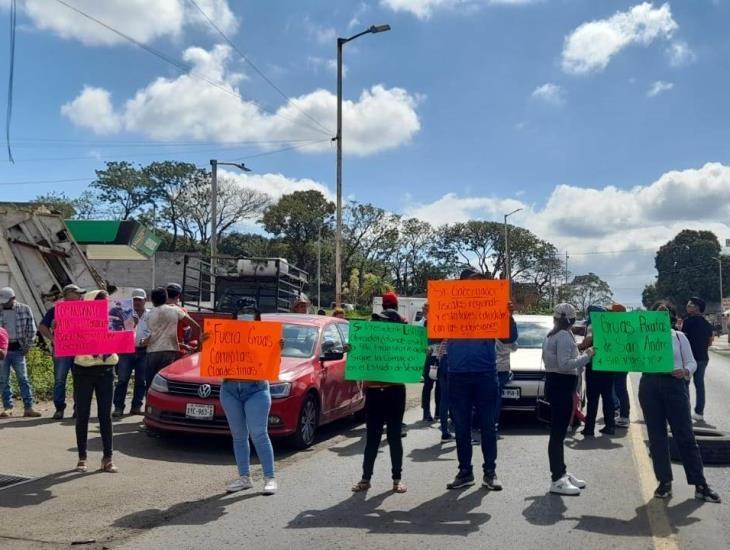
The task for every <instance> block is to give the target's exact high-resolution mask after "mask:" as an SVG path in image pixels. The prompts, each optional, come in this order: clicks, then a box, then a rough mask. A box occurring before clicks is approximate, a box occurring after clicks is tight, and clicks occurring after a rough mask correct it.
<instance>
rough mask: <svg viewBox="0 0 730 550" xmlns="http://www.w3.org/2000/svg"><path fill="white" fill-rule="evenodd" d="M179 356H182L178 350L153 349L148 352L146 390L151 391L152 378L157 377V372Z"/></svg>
mask: <svg viewBox="0 0 730 550" xmlns="http://www.w3.org/2000/svg"><path fill="white" fill-rule="evenodd" d="M178 357H180V352H178V351H153V352H151V353H147V358H146V361H147V362H146V364H145V367H144V376H145V388H146V391H149V389H150V386H152V379H153V378H154V377H155V374H157V373H158V372H160V371H161V370H162V369H164V368H165V367H166V366H167V365H169V364H171V363H174V362H175V361H176V360H177V359H178Z"/></svg>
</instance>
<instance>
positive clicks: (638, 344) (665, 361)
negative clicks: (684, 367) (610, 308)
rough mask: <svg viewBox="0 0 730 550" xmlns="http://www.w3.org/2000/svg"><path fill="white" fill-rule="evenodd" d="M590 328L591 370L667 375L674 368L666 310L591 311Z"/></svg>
mask: <svg viewBox="0 0 730 550" xmlns="http://www.w3.org/2000/svg"><path fill="white" fill-rule="evenodd" d="M591 327H592V330H593V347H594V348H595V350H596V355H595V357H594V358H593V369H594V370H600V371H613V372H655V373H656V372H663V373H669V372H672V370H673V369H674V352H673V350H672V333H671V330H670V329H671V323H670V321H669V314H668V313H667V312H666V311H631V312H628V313H618V312H608V313H595V312H594V313H591Z"/></svg>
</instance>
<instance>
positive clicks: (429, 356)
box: [383, 292, 441, 422]
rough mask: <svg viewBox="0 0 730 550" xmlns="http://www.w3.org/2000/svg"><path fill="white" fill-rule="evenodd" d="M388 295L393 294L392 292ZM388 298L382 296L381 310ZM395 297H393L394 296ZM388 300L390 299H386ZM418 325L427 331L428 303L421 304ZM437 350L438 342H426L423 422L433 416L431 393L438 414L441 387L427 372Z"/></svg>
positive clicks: (429, 420) (431, 419)
mask: <svg viewBox="0 0 730 550" xmlns="http://www.w3.org/2000/svg"><path fill="white" fill-rule="evenodd" d="M389 294H393V293H392V292H391V293H389ZM387 296H388V293H386V294H385V295H383V308H384V309H385V307H386V305H385V300H386V297H387ZM394 296H395V295H394ZM388 299H390V298H388ZM388 305H389V307H390V306H392V304H388ZM395 307H396V309H397V308H398V304H397V302H396V305H395ZM419 324H420V325H421V326H422V327H424V328H425V329H426V330H428V302H426V303H425V304H423V317H422V318H421V319H420V321H419ZM434 348H436V349H437V348H438V341H435V340H429V341H428V352H427V353H426V361H425V363H424V365H423V388H422V390H421V409H423V417H422V420H423V422H433V416H431V392H432V391H433V390H434V386H435V391H433V393H434V394H435V395H434V399H435V403H434V409H435V410H434V412H435V413H436V416H438V413H439V409H438V407H439V401H440V397H441V395H440V393H441V387H440V386H439V385H438V382H437V380H433V379H431V377H430V376H429V371H430V370H431V366H433V365H435V364H436V354H435V351H436V349H434Z"/></svg>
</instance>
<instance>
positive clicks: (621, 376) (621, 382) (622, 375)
mask: <svg viewBox="0 0 730 550" xmlns="http://www.w3.org/2000/svg"><path fill="white" fill-rule="evenodd" d="M628 375H629V373H627V372H617V373H615V374H614V376H613V387H614V391H615V392H616V399H617V400H618V407H617V408H618V410H619V416H620V417H621V418H628V417H629V414H630V412H631V405H630V404H629V390H628V388H627V386H626V378H627V377H628Z"/></svg>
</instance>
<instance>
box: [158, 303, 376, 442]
mask: <svg viewBox="0 0 730 550" xmlns="http://www.w3.org/2000/svg"><path fill="white" fill-rule="evenodd" d="M262 320H263V321H278V322H281V323H282V324H283V335H284V347H283V349H282V353H281V355H282V357H281V374H280V376H279V380H278V381H277V382H272V383H271V397H272V403H271V412H270V414H269V433H270V435H271V436H272V437H276V438H282V437H287V438H289V439H290V440H291V441H292V443H293V444H294V446H296V447H297V448H299V449H304V448H306V447H309V446H310V445H312V443H314V440H315V437H316V435H317V430H318V429H319V427H320V426H322V425H324V424H327V423H329V422H332V421H334V420H337V419H339V418H342V417H345V416H349V415H352V414H355V413H357V412H359V411H360V410H361V409H362V408H363V407H364V406H365V395H364V392H363V385H362V383H361V382H352V381H349V380H345V352H344V349H345V346H344V344H345V343H347V340H348V327H349V325H348V323H347V321H345V320H343V319H337V318H335V317H325V316H321V315H295V314H265V315H263V316H262ZM199 361H200V354H199V353H196V354H193V355H189V356H186V357H183V358H182V359H180V360H178V361H176V362H175V363H173V364H172V365H170V366H169V367H166V368H164V369H162V370H161V371H160V373H159V374H157V375H156V376H155V378H154V380H153V382H152V386H151V387H150V390H149V393H148V395H147V405H146V408H145V417H144V423H145V425H146V426H147V427H148V428H150V429H151V430H163V431H171V432H184V433H202V434H226V433H229V432H228V422H227V421H226V416H225V413H224V412H223V408H222V407H221V404H220V401H219V399H218V397H219V394H220V381H219V380H216V379H209V378H204V377H201V376H200V364H199Z"/></svg>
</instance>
